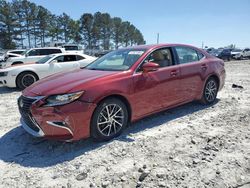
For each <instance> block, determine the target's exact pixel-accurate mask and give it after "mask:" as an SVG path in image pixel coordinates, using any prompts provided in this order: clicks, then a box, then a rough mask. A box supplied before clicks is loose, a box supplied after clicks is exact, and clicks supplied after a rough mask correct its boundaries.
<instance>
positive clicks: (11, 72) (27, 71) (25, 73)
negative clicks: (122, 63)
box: [0, 53, 96, 89]
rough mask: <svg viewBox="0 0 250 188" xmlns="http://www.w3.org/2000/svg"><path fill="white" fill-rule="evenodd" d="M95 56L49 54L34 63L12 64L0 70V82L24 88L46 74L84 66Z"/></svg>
mask: <svg viewBox="0 0 250 188" xmlns="http://www.w3.org/2000/svg"><path fill="white" fill-rule="evenodd" d="M95 59H96V58H95V57H91V56H88V55H85V54H78V53H60V54H51V55H48V56H46V57H44V58H42V59H40V60H38V61H37V62H36V63H34V64H26V65H22V66H18V65H17V66H12V67H9V68H5V69H2V70H0V83H2V84H3V85H4V86H7V87H18V88H19V89H24V88H26V87H28V86H30V85H31V84H33V83H34V82H36V81H37V80H39V79H42V78H44V77H46V76H49V75H52V74H55V73H58V72H62V71H70V70H73V69H79V68H80V67H85V66H86V65H88V64H89V63H91V62H92V61H94V60H95Z"/></svg>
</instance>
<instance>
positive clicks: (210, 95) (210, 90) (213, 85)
mask: <svg viewBox="0 0 250 188" xmlns="http://www.w3.org/2000/svg"><path fill="white" fill-rule="evenodd" d="M217 93H218V83H217V81H216V80H215V79H214V78H209V79H208V80H207V82H206V84H205V87H204V90H203V96H202V100H201V102H202V103H203V104H212V103H213V102H214V101H215V100H216V97H217Z"/></svg>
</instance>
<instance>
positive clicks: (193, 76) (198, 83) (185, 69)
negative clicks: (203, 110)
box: [175, 46, 208, 102]
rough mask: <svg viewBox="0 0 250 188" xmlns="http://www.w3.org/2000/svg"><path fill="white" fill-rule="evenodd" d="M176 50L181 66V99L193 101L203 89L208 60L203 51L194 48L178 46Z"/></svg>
mask: <svg viewBox="0 0 250 188" xmlns="http://www.w3.org/2000/svg"><path fill="white" fill-rule="evenodd" d="M175 51H176V54H177V56H178V59H179V60H178V62H179V67H180V100H181V101H182V102H187V101H192V100H194V99H197V97H198V96H199V94H200V92H201V90H202V87H203V80H204V75H205V74H206V73H207V69H208V64H207V63H208V62H207V60H206V58H205V56H204V55H203V54H202V53H201V52H199V51H197V50H195V49H193V48H190V47H186V46H176V47H175Z"/></svg>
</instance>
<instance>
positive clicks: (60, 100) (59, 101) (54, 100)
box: [44, 91, 84, 106]
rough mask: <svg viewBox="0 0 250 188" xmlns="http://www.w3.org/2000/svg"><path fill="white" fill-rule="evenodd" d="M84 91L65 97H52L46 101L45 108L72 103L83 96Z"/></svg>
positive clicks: (64, 95) (65, 95)
mask: <svg viewBox="0 0 250 188" xmlns="http://www.w3.org/2000/svg"><path fill="white" fill-rule="evenodd" d="M83 93H84V91H80V92H76V93H70V94H63V95H52V96H50V97H48V98H47V99H46V104H45V105H44V106H59V105H64V104H68V103H71V102H73V101H75V100H77V99H78V98H80V97H81V96H82V94H83Z"/></svg>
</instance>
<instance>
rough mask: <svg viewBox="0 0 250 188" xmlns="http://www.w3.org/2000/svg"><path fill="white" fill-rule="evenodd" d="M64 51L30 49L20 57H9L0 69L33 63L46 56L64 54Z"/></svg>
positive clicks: (59, 49)
mask: <svg viewBox="0 0 250 188" xmlns="http://www.w3.org/2000/svg"><path fill="white" fill-rule="evenodd" d="M64 52H65V49H63V48H56V47H45V48H31V49H30V50H27V51H26V52H25V53H24V54H23V55H21V56H20V57H11V58H8V59H7V61H5V62H2V65H1V68H5V67H9V66H12V65H17V64H25V63H34V62H37V61H38V60H39V59H42V58H43V57H45V56H46V55H50V54H58V53H64Z"/></svg>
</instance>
